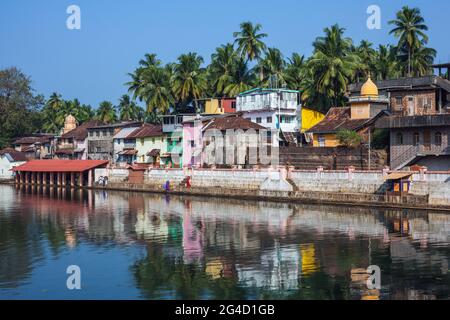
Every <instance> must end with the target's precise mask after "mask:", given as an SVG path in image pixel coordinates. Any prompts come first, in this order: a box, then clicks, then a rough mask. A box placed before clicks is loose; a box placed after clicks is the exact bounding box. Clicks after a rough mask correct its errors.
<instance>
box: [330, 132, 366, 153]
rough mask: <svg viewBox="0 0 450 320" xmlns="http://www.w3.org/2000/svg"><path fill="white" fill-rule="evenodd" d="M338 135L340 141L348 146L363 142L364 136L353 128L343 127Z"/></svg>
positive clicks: (355, 145)
mask: <svg viewBox="0 0 450 320" xmlns="http://www.w3.org/2000/svg"><path fill="white" fill-rule="evenodd" d="M336 137H337V139H338V140H339V143H341V144H342V145H344V146H346V147H348V148H355V147H358V146H360V145H361V143H362V142H363V139H362V137H361V136H360V135H359V134H358V133H357V132H356V131H353V130H347V129H341V130H339V131H338V132H337V134H336Z"/></svg>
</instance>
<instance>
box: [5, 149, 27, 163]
mask: <svg viewBox="0 0 450 320" xmlns="http://www.w3.org/2000/svg"><path fill="white" fill-rule="evenodd" d="M5 154H8V155H9V156H10V157H11V159H12V160H13V161H15V162H18V161H27V160H28V159H27V157H26V156H25V153H23V152H20V151H17V150H14V149H12V148H6V149H3V150H0V155H5Z"/></svg>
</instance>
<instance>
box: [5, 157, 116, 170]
mask: <svg viewBox="0 0 450 320" xmlns="http://www.w3.org/2000/svg"><path fill="white" fill-rule="evenodd" d="M107 164H108V161H104V160H32V161H29V162H27V163H25V164H23V165H21V166H18V167H15V168H14V169H13V171H26V172H83V171H87V170H90V169H94V168H97V167H105V166H106V165H107Z"/></svg>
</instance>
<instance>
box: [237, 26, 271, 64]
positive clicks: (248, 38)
mask: <svg viewBox="0 0 450 320" xmlns="http://www.w3.org/2000/svg"><path fill="white" fill-rule="evenodd" d="M240 28H241V30H240V31H238V32H235V33H233V37H234V38H235V44H237V46H238V48H237V51H238V52H239V53H240V54H241V56H242V57H244V58H245V59H246V61H247V62H248V61H253V60H259V59H260V58H261V56H262V54H263V53H264V52H265V51H266V44H265V43H264V42H263V40H262V39H263V38H266V37H267V34H266V33H260V31H261V29H262V26H261V25H260V24H259V23H258V24H256V25H253V23H251V22H243V23H241V25H240Z"/></svg>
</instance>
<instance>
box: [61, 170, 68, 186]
mask: <svg viewBox="0 0 450 320" xmlns="http://www.w3.org/2000/svg"><path fill="white" fill-rule="evenodd" d="M66 182H67V174H66V173H65V172H63V174H62V183H61V185H62V186H63V187H65V186H66Z"/></svg>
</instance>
